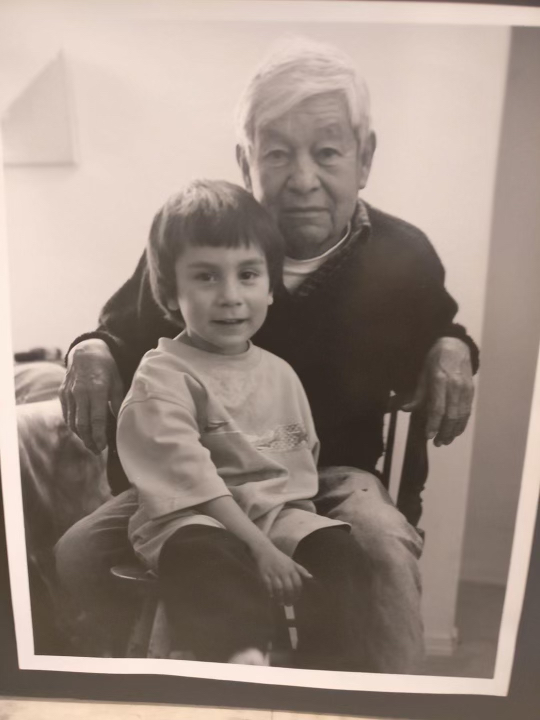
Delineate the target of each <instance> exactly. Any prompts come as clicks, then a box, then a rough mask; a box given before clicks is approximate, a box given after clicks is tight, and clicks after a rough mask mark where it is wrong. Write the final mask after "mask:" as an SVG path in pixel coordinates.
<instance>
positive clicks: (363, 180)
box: [357, 130, 377, 190]
mask: <svg viewBox="0 0 540 720" xmlns="http://www.w3.org/2000/svg"><path fill="white" fill-rule="evenodd" d="M376 147H377V137H376V135H375V133H374V132H373V130H370V131H369V135H368V136H367V138H366V139H365V140H364V142H363V143H362V146H360V145H359V146H358V160H357V161H358V189H359V190H362V189H363V188H365V187H366V184H367V181H368V178H369V173H370V170H371V163H372V162H373V155H374V154H375V148H376Z"/></svg>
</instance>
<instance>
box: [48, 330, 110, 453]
mask: <svg viewBox="0 0 540 720" xmlns="http://www.w3.org/2000/svg"><path fill="white" fill-rule="evenodd" d="M123 397H124V388H123V384H122V380H121V378H120V374H119V372H118V368H117V366H116V363H115V361H114V358H113V356H112V355H111V351H110V350H109V348H108V347H107V343H105V342H104V341H103V340H100V339H98V338H93V339H90V340H83V341H82V342H80V343H78V344H77V345H75V346H74V347H73V348H72V349H71V350H70V352H69V355H68V361H67V372H66V377H65V379H64V382H63V383H62V386H61V388H60V402H61V403H62V412H63V413H64V420H65V421H66V424H67V425H68V426H69V427H70V428H71V430H73V432H74V433H76V434H77V435H78V436H79V437H80V438H81V440H82V441H83V443H84V444H85V445H86V447H87V448H88V449H89V450H91V451H92V452H93V453H95V454H96V455H98V454H99V453H100V452H102V451H103V450H104V449H105V448H106V447H107V433H106V429H107V414H108V406H109V404H110V407H111V410H112V412H113V414H114V415H117V414H118V411H119V410H120V405H121V404H122V400H123Z"/></svg>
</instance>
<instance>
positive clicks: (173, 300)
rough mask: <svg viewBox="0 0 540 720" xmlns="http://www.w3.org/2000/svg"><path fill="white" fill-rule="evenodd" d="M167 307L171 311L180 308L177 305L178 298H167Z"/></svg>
mask: <svg viewBox="0 0 540 720" xmlns="http://www.w3.org/2000/svg"><path fill="white" fill-rule="evenodd" d="M167 307H168V309H169V310H171V311H173V312H174V311H176V310H180V307H179V305H178V300H177V299H176V298H169V300H167Z"/></svg>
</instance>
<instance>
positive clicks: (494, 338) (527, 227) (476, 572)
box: [462, 28, 540, 584]
mask: <svg viewBox="0 0 540 720" xmlns="http://www.w3.org/2000/svg"><path fill="white" fill-rule="evenodd" d="M539 77H540V29H539V28H516V29H514V30H513V31H512V52H511V57H510V64H509V73H508V89H507V93H506V101H505V111H504V122H503V128H502V135H501V149H500V157H499V163H498V165H499V167H498V180H497V186H496V194H495V210H494V216H493V228H492V241H491V253H490V261H489V266H488V286H487V297H486V307H487V310H486V318H485V323H484V331H483V335H482V350H483V359H482V372H481V374H480V383H479V393H478V401H477V430H476V434H475V445H474V453H473V457H472V465H471V491H470V503H469V513H468V517H467V531H466V536H465V543H464V549H463V569H462V574H463V577H464V578H466V579H468V580H476V581H478V580H481V581H483V582H489V583H497V584H504V583H506V577H507V573H508V567H509V562H510V552H511V548H512V538H513V534H514V520H515V512H516V508H517V502H518V498H519V491H520V486H521V473H522V469H523V459H524V451H525V441H526V438H527V427H528V422H529V414H530V407H531V399H532V387H533V383H534V376H535V369H536V362H537V356H538V342H539V338H540V282H539V278H540V242H539V238H540V208H539V205H538V198H539V197H540V174H539V168H540V122H539V118H540V85H539V83H538V78H539ZM536 441H537V442H538V439H536Z"/></svg>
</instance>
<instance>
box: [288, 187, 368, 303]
mask: <svg viewBox="0 0 540 720" xmlns="http://www.w3.org/2000/svg"><path fill="white" fill-rule="evenodd" d="M370 239H371V222H370V219H369V206H368V205H367V204H366V203H365V202H364V201H363V200H361V199H360V198H358V199H357V202H356V207H355V209H354V212H353V215H352V217H351V221H350V231H349V233H348V235H347V238H346V239H345V241H344V242H342V243H340V246H339V248H337V249H336V252H334V253H332V254H331V255H330V256H329V257H328V259H327V260H326V261H325V262H324V263H323V264H322V265H321V266H320V267H319V268H318V269H317V270H315V271H314V272H313V273H312V274H311V275H309V276H308V277H307V278H306V279H305V280H304V282H303V283H302V284H301V285H300V286H299V287H297V288H296V289H295V290H294V291H293V292H292V293H291V292H289V291H288V290H287V289H286V288H285V286H284V285H283V284H281V285H280V286H279V287H277V288H276V291H275V292H276V295H278V296H281V297H283V298H285V297H288V298H291V299H298V300H300V299H303V298H305V297H308V296H309V295H312V294H313V293H314V292H316V291H317V290H318V289H319V288H321V287H322V286H323V285H325V284H326V281H327V280H328V279H329V278H331V277H332V276H333V275H334V273H335V272H336V271H337V270H338V269H339V268H340V267H341V266H342V265H343V264H344V263H345V262H346V260H347V259H348V258H349V256H350V254H351V252H352V250H353V249H354V248H355V247H356V245H358V243H361V244H362V245H364V244H365V243H367V242H369V241H370Z"/></svg>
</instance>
